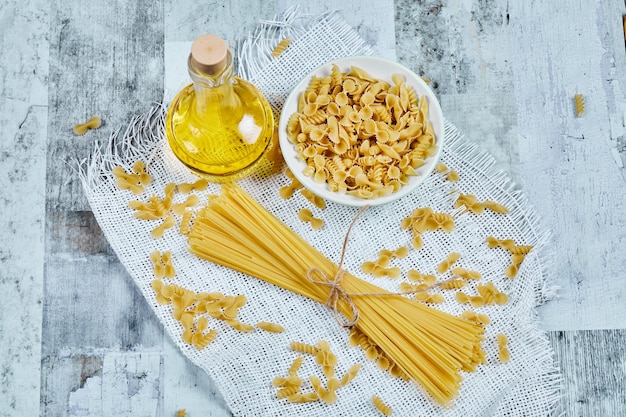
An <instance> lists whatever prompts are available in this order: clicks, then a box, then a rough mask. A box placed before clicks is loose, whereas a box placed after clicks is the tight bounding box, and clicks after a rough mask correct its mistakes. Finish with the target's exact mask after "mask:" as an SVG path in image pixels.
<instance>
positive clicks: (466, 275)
mask: <svg viewBox="0 0 626 417" xmlns="http://www.w3.org/2000/svg"><path fill="white" fill-rule="evenodd" d="M451 272H452V275H454V276H457V277H459V278H463V279H470V280H478V279H480V278H481V277H482V274H481V273H480V272H478V271H471V270H468V269H465V268H461V267H459V266H457V267H456V268H452V271H451Z"/></svg>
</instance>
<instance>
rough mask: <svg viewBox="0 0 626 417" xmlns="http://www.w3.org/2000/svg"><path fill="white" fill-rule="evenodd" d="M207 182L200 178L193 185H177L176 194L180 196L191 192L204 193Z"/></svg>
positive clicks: (184, 183) (185, 183)
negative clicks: (178, 193)
mask: <svg viewBox="0 0 626 417" xmlns="http://www.w3.org/2000/svg"><path fill="white" fill-rule="evenodd" d="M208 185H209V182H208V181H207V180H205V179H204V178H200V179H199V180H197V181H195V182H193V183H187V182H183V183H181V184H178V186H177V188H178V192H180V193H182V194H189V193H190V192H192V191H204V190H206V189H207V187H208Z"/></svg>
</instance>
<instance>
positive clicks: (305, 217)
mask: <svg viewBox="0 0 626 417" xmlns="http://www.w3.org/2000/svg"><path fill="white" fill-rule="evenodd" d="M298 218H299V219H300V220H301V221H303V222H306V223H310V224H311V227H312V228H313V229H316V230H317V229H321V228H322V227H323V226H324V220H322V219H319V218H317V217H313V213H311V210H309V209H308V208H302V209H300V211H298Z"/></svg>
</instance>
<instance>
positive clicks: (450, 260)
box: [437, 252, 461, 274]
mask: <svg viewBox="0 0 626 417" xmlns="http://www.w3.org/2000/svg"><path fill="white" fill-rule="evenodd" d="M460 258H461V254H460V253H459V252H451V253H450V254H449V255H448V256H447V257H446V259H444V260H443V261H441V263H439V265H437V272H439V273H440V274H443V273H444V272H446V271H447V270H448V269H450V267H451V266H452V265H453V264H454V263H455V262H456V261H458V260H459V259H460Z"/></svg>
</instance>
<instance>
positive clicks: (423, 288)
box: [400, 282, 431, 294]
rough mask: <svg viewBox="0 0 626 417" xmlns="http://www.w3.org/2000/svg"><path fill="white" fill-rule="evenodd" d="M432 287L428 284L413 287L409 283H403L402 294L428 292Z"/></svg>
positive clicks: (401, 284)
mask: <svg viewBox="0 0 626 417" xmlns="http://www.w3.org/2000/svg"><path fill="white" fill-rule="evenodd" d="M430 287H431V286H430V285H428V284H426V283H422V284H417V285H413V284H409V283H408V282H401V283H400V292H401V293H403V294H414V293H418V292H423V291H427V290H428V289H430Z"/></svg>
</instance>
